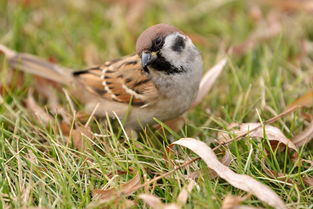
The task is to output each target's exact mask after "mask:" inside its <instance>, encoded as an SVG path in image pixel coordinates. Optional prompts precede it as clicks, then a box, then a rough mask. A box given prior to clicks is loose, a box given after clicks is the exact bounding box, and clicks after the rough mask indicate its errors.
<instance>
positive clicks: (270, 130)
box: [218, 123, 298, 151]
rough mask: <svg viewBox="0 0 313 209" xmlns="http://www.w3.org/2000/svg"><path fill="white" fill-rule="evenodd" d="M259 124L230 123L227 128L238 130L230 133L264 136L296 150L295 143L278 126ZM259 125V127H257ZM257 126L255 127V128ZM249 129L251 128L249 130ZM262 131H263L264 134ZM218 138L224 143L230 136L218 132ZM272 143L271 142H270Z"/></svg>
mask: <svg viewBox="0 0 313 209" xmlns="http://www.w3.org/2000/svg"><path fill="white" fill-rule="evenodd" d="M260 126H261V123H242V124H230V125H229V127H228V128H229V129H232V128H235V127H238V128H239V130H232V131H231V133H234V134H236V135H242V134H244V133H246V132H247V136H250V137H256V138H265V136H266V137H267V138H268V140H270V141H274V142H275V141H276V142H278V143H282V144H284V145H286V146H288V147H289V148H291V149H293V150H295V151H298V149H297V147H296V145H295V144H294V143H293V142H292V141H290V140H289V139H288V138H287V137H286V136H285V135H284V134H283V133H282V132H281V130H279V129H278V128H276V127H274V126H271V125H265V126H264V129H263V128H262V127H260ZM257 127H259V128H257ZM255 128H257V129H255ZM254 129H255V130H254ZM250 130H253V131H251V132H249V131H250ZM264 131H265V136H264ZM218 138H219V140H220V141H221V142H222V143H225V141H226V142H227V141H230V140H231V139H230V136H229V135H228V134H226V133H222V132H220V134H219V137H218ZM271 144H272V145H273V143H271Z"/></svg>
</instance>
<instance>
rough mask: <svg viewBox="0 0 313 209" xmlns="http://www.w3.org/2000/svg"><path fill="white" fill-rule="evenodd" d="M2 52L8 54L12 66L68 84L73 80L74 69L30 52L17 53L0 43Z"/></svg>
mask: <svg viewBox="0 0 313 209" xmlns="http://www.w3.org/2000/svg"><path fill="white" fill-rule="evenodd" d="M1 52H2V53H3V54H4V55H5V56H6V58H7V62H8V65H9V66H10V67H12V68H15V69H17V70H21V71H24V72H27V73H31V74H34V75H37V76H40V77H43V78H46V79H49V80H52V81H56V82H58V83H62V84H66V85H68V84H70V83H71V82H72V81H73V74H72V72H73V70H71V69H69V68H65V67H61V66H58V65H56V64H53V63H50V62H48V61H45V60H42V59H40V58H39V57H36V56H33V55H30V54H25V53H17V52H15V51H13V50H11V49H9V48H7V47H6V46H3V45H1V44H0V53H1Z"/></svg>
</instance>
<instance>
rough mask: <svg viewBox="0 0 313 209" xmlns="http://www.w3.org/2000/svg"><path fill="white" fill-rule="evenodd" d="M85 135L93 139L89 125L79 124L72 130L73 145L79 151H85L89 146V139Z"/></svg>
mask: <svg viewBox="0 0 313 209" xmlns="http://www.w3.org/2000/svg"><path fill="white" fill-rule="evenodd" d="M84 136H86V137H88V138H89V139H93V134H92V132H91V130H90V128H89V127H85V126H79V127H77V128H75V129H73V130H72V137H73V138H72V140H73V145H74V146H75V147H76V148H77V149H78V150H79V151H85V150H86V148H87V147H88V144H89V140H85V139H84Z"/></svg>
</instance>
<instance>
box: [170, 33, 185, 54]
mask: <svg viewBox="0 0 313 209" xmlns="http://www.w3.org/2000/svg"><path fill="white" fill-rule="evenodd" d="M184 48H185V40H184V38H183V37H181V36H178V37H177V38H176V39H175V43H174V44H173V46H172V49H173V50H174V51H176V52H182V51H183V49H184Z"/></svg>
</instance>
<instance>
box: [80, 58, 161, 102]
mask: <svg viewBox="0 0 313 209" xmlns="http://www.w3.org/2000/svg"><path fill="white" fill-rule="evenodd" d="M74 75H75V76H77V77H78V79H79V81H80V82H81V83H83V84H84V85H86V86H87V87H88V88H87V89H89V90H90V91H92V92H94V93H96V94H98V95H100V96H102V97H104V98H105V99H108V100H112V101H116V102H121V103H130V102H131V104H132V105H134V106H147V105H151V104H153V103H154V102H155V101H156V100H157V99H158V90H157V88H156V87H155V85H154V84H153V82H152V81H151V80H150V79H149V78H148V76H147V75H146V73H144V72H143V71H142V67H141V63H140V58H139V56H137V55H134V56H128V57H124V58H122V59H119V60H113V61H111V62H106V63H105V64H104V65H101V66H98V67H94V68H90V69H88V70H86V71H81V72H77V73H74Z"/></svg>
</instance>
